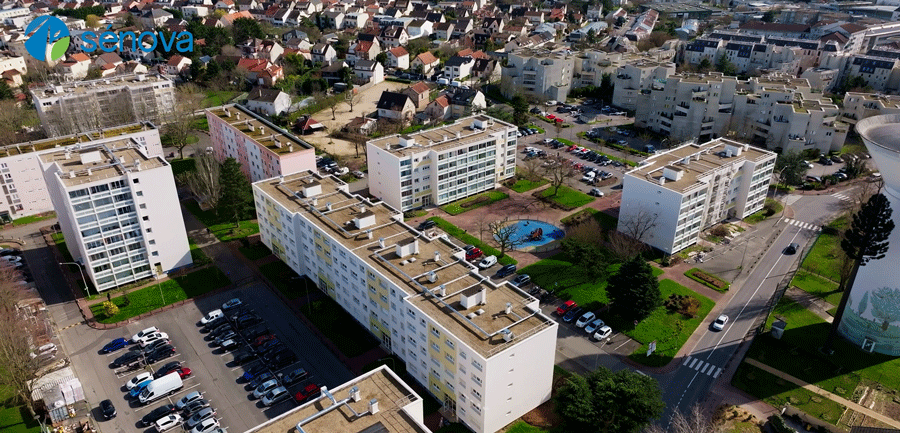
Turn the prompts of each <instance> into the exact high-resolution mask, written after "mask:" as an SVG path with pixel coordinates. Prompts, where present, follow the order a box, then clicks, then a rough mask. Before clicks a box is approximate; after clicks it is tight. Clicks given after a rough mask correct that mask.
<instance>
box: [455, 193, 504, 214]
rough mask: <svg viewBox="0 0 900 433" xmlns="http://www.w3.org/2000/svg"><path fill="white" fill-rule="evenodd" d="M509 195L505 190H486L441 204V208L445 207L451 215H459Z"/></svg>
mask: <svg viewBox="0 0 900 433" xmlns="http://www.w3.org/2000/svg"><path fill="white" fill-rule="evenodd" d="M507 197H509V194H507V193H505V192H500V191H485V192H483V193H481V194H476V195H473V196H471V197H466V198H464V199H462V200H457V201H455V202H453V203H449V204H445V205H443V206H441V209H443V210H444V212H447V213H448V214H450V215H459V214H461V213H463V212H468V211H470V210H472V209H478V208H480V207H482V206H487V205H489V204H491V203H494V202H496V201H500V200H503V199H505V198H507Z"/></svg>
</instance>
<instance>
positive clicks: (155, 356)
mask: <svg viewBox="0 0 900 433" xmlns="http://www.w3.org/2000/svg"><path fill="white" fill-rule="evenodd" d="M170 356H175V347H174V346H172V345H168V344H167V345H165V346H163V347H160V348H159V349H156V350H155V351H153V353H151V354H149V355H147V363H148V364H153V363H155V362H159V361H162V360H163V359H166V358H168V357H170Z"/></svg>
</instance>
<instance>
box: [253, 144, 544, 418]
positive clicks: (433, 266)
mask: <svg viewBox="0 0 900 433" xmlns="http://www.w3.org/2000/svg"><path fill="white" fill-rule="evenodd" d="M370 161H371V160H370ZM370 164H371V162H370ZM348 188H349V187H348V185H347V184H345V183H343V182H341V181H340V180H338V179H336V178H334V177H328V178H324V177H321V176H319V175H318V174H315V173H313V172H307V173H295V174H290V175H285V176H283V177H277V178H274V179H268V180H264V181H260V182H256V183H254V184H253V193H254V199H255V201H256V211H257V216H258V220H259V223H260V236H261V239H262V241H263V243H264V244H266V246H268V247H269V248H271V249H272V251H273V252H274V253H275V254H276V255H277V256H278V257H279V258H281V259H282V260H283V261H284V262H285V263H286V264H288V265H289V266H290V267H291V268H292V269H293V270H294V271H296V272H297V273H298V274H300V275H307V276H309V277H310V278H311V279H313V280H314V281H316V282H317V285H318V287H319V288H320V289H321V290H322V291H323V292H325V293H326V294H327V295H328V296H329V297H331V298H333V299H334V300H335V301H337V302H338V303H339V304H340V305H341V306H342V307H343V308H344V309H345V310H346V311H347V312H348V313H350V314H351V315H352V316H353V317H354V318H355V319H356V320H357V321H358V322H359V323H360V324H361V325H362V326H363V327H365V328H366V329H368V330H369V331H370V332H371V333H372V334H374V335H375V336H376V337H377V338H378V339H379V340H381V341H382V346H383V347H384V348H385V349H387V350H388V351H389V352H391V353H393V354H395V355H397V356H399V357H400V358H401V359H403V361H404V362H405V363H406V365H407V371H408V372H409V374H410V375H411V376H412V377H413V378H415V379H416V381H418V382H419V383H421V384H422V385H423V386H424V387H425V388H427V389H428V391H429V392H430V393H431V394H433V395H434V396H435V397H436V398H437V399H438V401H440V402H442V403H443V405H444V410H443V411H442V412H443V414H444V416H445V417H449V418H450V419H451V420H452V421H459V422H462V423H464V424H466V425H467V426H468V427H469V428H471V429H472V430H473V431H475V432H478V433H486V432H487V433H492V432H495V431H497V430H499V429H501V428H503V427H504V426H506V425H507V424H509V423H510V422H512V421H513V420H515V419H516V418H518V417H520V416H522V415H523V414H525V413H526V412H528V411H530V410H531V409H533V408H534V407H536V406H538V405H540V404H541V403H543V402H544V401H546V400H547V399H549V398H550V389H551V382H552V376H553V364H554V353H555V350H556V349H555V348H556V334H557V327H558V325H557V323H556V322H554V321H553V320H551V319H549V318H548V317H546V316H544V315H543V314H542V313H541V311H540V307H539V305H538V301H537V300H536V299H534V298H533V297H531V296H529V295H528V294H526V293H524V292H522V291H520V290H519V289H516V288H513V287H511V286H508V285H506V284H500V285H496V284H494V283H493V282H492V281H491V280H490V279H489V278H487V277H484V276H482V275H481V274H479V272H478V269H476V268H475V266H473V265H472V264H470V263H468V262H466V261H465V260H464V250H463V249H462V248H461V245H460V244H458V243H455V242H454V241H452V240H451V239H449V238H447V237H446V235H443V234H438V233H437V231H436V230H433V231H432V232H430V233H420V232H418V231H416V230H414V229H412V228H410V227H409V226H407V225H406V224H405V223H404V222H403V214H402V213H401V212H400V211H398V210H395V209H393V208H392V207H390V206H388V205H387V204H385V203H383V202H370V201H368V200H367V199H364V198H362V197H360V196H354V195H350V194H349V193H348ZM326 430H328V429H326ZM280 431H284V430H280ZM329 431H334V430H329ZM347 431H357V430H356V429H348V430H347Z"/></svg>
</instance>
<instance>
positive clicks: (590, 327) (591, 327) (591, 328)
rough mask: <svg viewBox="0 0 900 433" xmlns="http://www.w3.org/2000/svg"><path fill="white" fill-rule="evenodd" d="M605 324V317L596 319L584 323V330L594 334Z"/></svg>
mask: <svg viewBox="0 0 900 433" xmlns="http://www.w3.org/2000/svg"><path fill="white" fill-rule="evenodd" d="M603 325H605V323H603V319H594V320H593V321H592V322H591V323H588V324H587V325H584V332H587V333H588V334H593V333H594V332H595V331H596V330H597V329H599V328H600V327H601V326H603Z"/></svg>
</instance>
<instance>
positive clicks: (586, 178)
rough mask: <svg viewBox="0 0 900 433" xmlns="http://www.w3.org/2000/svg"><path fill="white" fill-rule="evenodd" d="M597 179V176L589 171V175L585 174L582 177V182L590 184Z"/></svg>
mask: <svg viewBox="0 0 900 433" xmlns="http://www.w3.org/2000/svg"><path fill="white" fill-rule="evenodd" d="M595 177H597V175H596V174H594V172H593V171H589V172H587V174H585V175H584V176H582V177H581V181H582V182H590V181H592V180H594V178H595Z"/></svg>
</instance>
